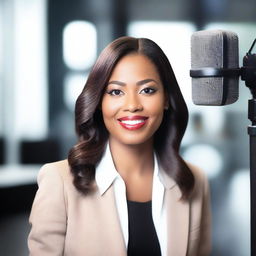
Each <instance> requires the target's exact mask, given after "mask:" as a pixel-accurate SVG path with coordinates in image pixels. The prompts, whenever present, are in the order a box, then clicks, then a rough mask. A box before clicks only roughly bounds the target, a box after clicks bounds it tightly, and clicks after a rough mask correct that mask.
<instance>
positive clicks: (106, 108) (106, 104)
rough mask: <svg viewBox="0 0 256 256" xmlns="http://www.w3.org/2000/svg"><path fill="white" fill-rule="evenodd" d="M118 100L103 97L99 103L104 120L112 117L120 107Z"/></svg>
mask: <svg viewBox="0 0 256 256" xmlns="http://www.w3.org/2000/svg"><path fill="white" fill-rule="evenodd" d="M119 105H120V102H118V101H113V100H111V99H109V98H108V97H105V98H104V97H103V100H102V104H101V110H102V115H103V118H104V120H106V119H108V118H111V117H114V116H115V115H116V114H117V112H118V109H119V108H120V106H119Z"/></svg>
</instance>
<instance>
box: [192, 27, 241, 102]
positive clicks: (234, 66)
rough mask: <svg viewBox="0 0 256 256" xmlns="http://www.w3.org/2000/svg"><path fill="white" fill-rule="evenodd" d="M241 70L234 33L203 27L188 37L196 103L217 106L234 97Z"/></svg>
mask: <svg viewBox="0 0 256 256" xmlns="http://www.w3.org/2000/svg"><path fill="white" fill-rule="evenodd" d="M240 74H241V69H240V68H239V61H238V36H237V35H236V33H234V32H230V31H224V30H204V31H197V32H195V33H193V35H192V37H191V70H190V76H191V77H192V100H193V102H194V104H196V105H207V106H221V105H228V104H232V103H234V102H235V101H237V99H238V85H239V76H240Z"/></svg>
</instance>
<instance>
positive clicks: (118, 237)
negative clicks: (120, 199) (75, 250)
mask: <svg viewBox="0 0 256 256" xmlns="http://www.w3.org/2000/svg"><path fill="white" fill-rule="evenodd" d="M98 199H99V200H94V202H97V203H96V205H94V207H95V209H97V210H96V212H94V216H93V217H94V218H93V219H94V221H95V223H94V225H93V227H94V230H95V229H96V228H97V229H98V232H96V234H101V236H100V237H101V238H102V239H100V237H98V239H97V240H98V241H99V240H100V244H97V245H95V246H98V247H99V249H100V250H102V254H101V255H111V256H125V255H126V246H125V242H124V237H123V233H122V229H121V225H120V221H119V217H118V212H117V207H116V202H115V196H114V189H113V186H110V187H109V189H108V190H107V191H106V192H105V193H104V194H103V195H102V196H99V197H98Z"/></svg>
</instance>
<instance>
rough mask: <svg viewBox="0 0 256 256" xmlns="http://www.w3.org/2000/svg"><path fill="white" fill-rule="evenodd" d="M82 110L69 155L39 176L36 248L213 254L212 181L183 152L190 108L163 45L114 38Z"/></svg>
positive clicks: (46, 251) (44, 251)
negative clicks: (180, 150)
mask: <svg viewBox="0 0 256 256" xmlns="http://www.w3.org/2000/svg"><path fill="white" fill-rule="evenodd" d="M75 118H76V120H75V121H76V131H77V134H78V136H79V141H78V143H77V144H76V145H75V146H74V147H73V148H72V149H71V150H70V153H69V156H68V160H64V161H59V162H56V163H50V164H47V165H45V166H43V167H42V169H41V170H40V173H39V176H38V183H39V189H38V192H37V194H36V197H35V200H34V203H33V207H32V212H31V216H30V222H31V224H32V229H31V232H30V235H29V238H28V244H29V250H30V255H40V256H41V255H72V256H73V255H74V256H75V255H88V256H90V255H96V256H97V255H99V256H102V255H111V256H113V255H116V256H122V255H170V256H178V255H180V256H183V255H184V256H185V255H188V256H203V255H209V253H210V211H209V191H208V183H207V181H206V178H205V176H204V175H203V174H202V172H201V171H199V170H198V169H197V168H195V167H192V166H191V165H188V164H187V163H185V162H184V161H183V160H182V158H181V157H180V155H179V147H180V143H181V139H182V137H183V134H184V132H185V129H186V126H187V120H188V111H187V107H186V104H185V102H184V100H183V97H182V95H181V92H180V89H179V87H178V84H177V81H176V79H175V75H174V73H173V71H172V68H171V65H170V63H169V61H168V59H167V57H166V56H165V54H164V53H163V52H162V50H161V49H160V48H159V46H158V45H156V44H155V43H154V42H153V41H151V40H149V39H143V38H140V39H136V38H131V37H121V38H119V39H117V40H115V41H114V42H112V43H111V44H109V45H108V46H107V47H106V48H105V49H104V50H103V52H102V53H101V55H100V56H99V58H98V60H97V61H96V63H95V65H94V67H93V69H92V71H91V73H90V75H89V78H88V80H87V83H86V85H85V87H84V89H83V91H82V93H81V95H80V96H79V97H78V99H77V102H76V109H75Z"/></svg>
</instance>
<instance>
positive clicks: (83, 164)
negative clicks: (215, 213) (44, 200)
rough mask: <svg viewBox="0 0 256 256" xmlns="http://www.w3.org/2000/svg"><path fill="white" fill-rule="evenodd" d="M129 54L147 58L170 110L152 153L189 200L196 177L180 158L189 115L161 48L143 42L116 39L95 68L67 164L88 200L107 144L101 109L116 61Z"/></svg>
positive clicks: (80, 99)
mask: <svg viewBox="0 0 256 256" xmlns="http://www.w3.org/2000/svg"><path fill="white" fill-rule="evenodd" d="M131 53H137V54H142V55H144V56H146V57H148V58H149V59H150V60H151V61H152V62H153V63H154V65H155V66H156V68H157V70H158V72H159V75H160V78H161V81H162V84H163V86H164V90H165V93H166V95H167V98H168V106H169V107H168V109H167V110H165V111H164V117H163V121H162V123H161V125H160V127H159V129H158V130H157V131H156V133H155V135H154V149H155V151H156V154H157V157H158V160H159V162H160V165H161V167H162V168H163V170H164V171H165V172H166V173H167V174H168V175H169V176H170V177H172V178H173V179H174V180H175V181H176V183H177V184H178V186H179V187H180V189H181V192H182V199H184V200H185V199H188V198H189V195H190V192H191V191H192V189H193V187H194V182H195V181H194V176H193V174H192V172H191V170H190V169H189V167H188V166H187V164H186V163H185V162H184V160H183V159H182V158H181V156H180V154H179V149H180V144H181V140H182V138H183V135H184V132H185V130H186V127H187V122H188V110H187V106H186V103H185V101H184V99H183V96H182V94H181V91H180V88H179V86H178V83H177V80H176V78H175V75H174V72H173V70H172V67H171V65H170V63H169V61H168V58H167V57H166V55H165V54H164V52H163V51H162V50H161V48H160V47H159V46H158V45H157V44H156V43H155V42H153V41H152V40H150V39H146V38H133V37H120V38H118V39H116V40H115V41H113V42H112V43H110V44H109V45H108V46H107V47H106V48H105V49H104V50H103V51H102V53H101V54H100V56H99V57H98V59H97V61H96V63H95V64H94V66H93V68H92V70H91V72H90V74H89V77H88V79H87V82H86V84H85V86H84V89H83V91H82V92H81V94H80V95H79V97H78V99H77V101H76V105H75V127H76V133H77V135H78V142H77V144H76V145H74V146H73V147H72V148H71V150H70V152H69V155H68V162H69V165H70V169H71V172H72V174H73V176H74V185H75V187H76V188H77V189H78V191H80V192H82V193H83V194H87V193H88V192H90V191H91V190H92V188H93V182H94V180H95V167H96V165H97V163H98V162H99V161H100V160H101V158H102V156H103V153H104V150H105V146H106V143H107V140H108V131H107V129H106V127H105V125H104V121H103V117H102V112H101V110H100V104H101V100H102V96H103V94H104V92H105V88H106V86H107V84H108V82H109V79H110V76H111V74H112V71H113V69H114V68H115V66H116V64H117V63H118V61H119V60H120V59H121V58H122V57H123V56H126V55H128V54H131Z"/></svg>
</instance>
